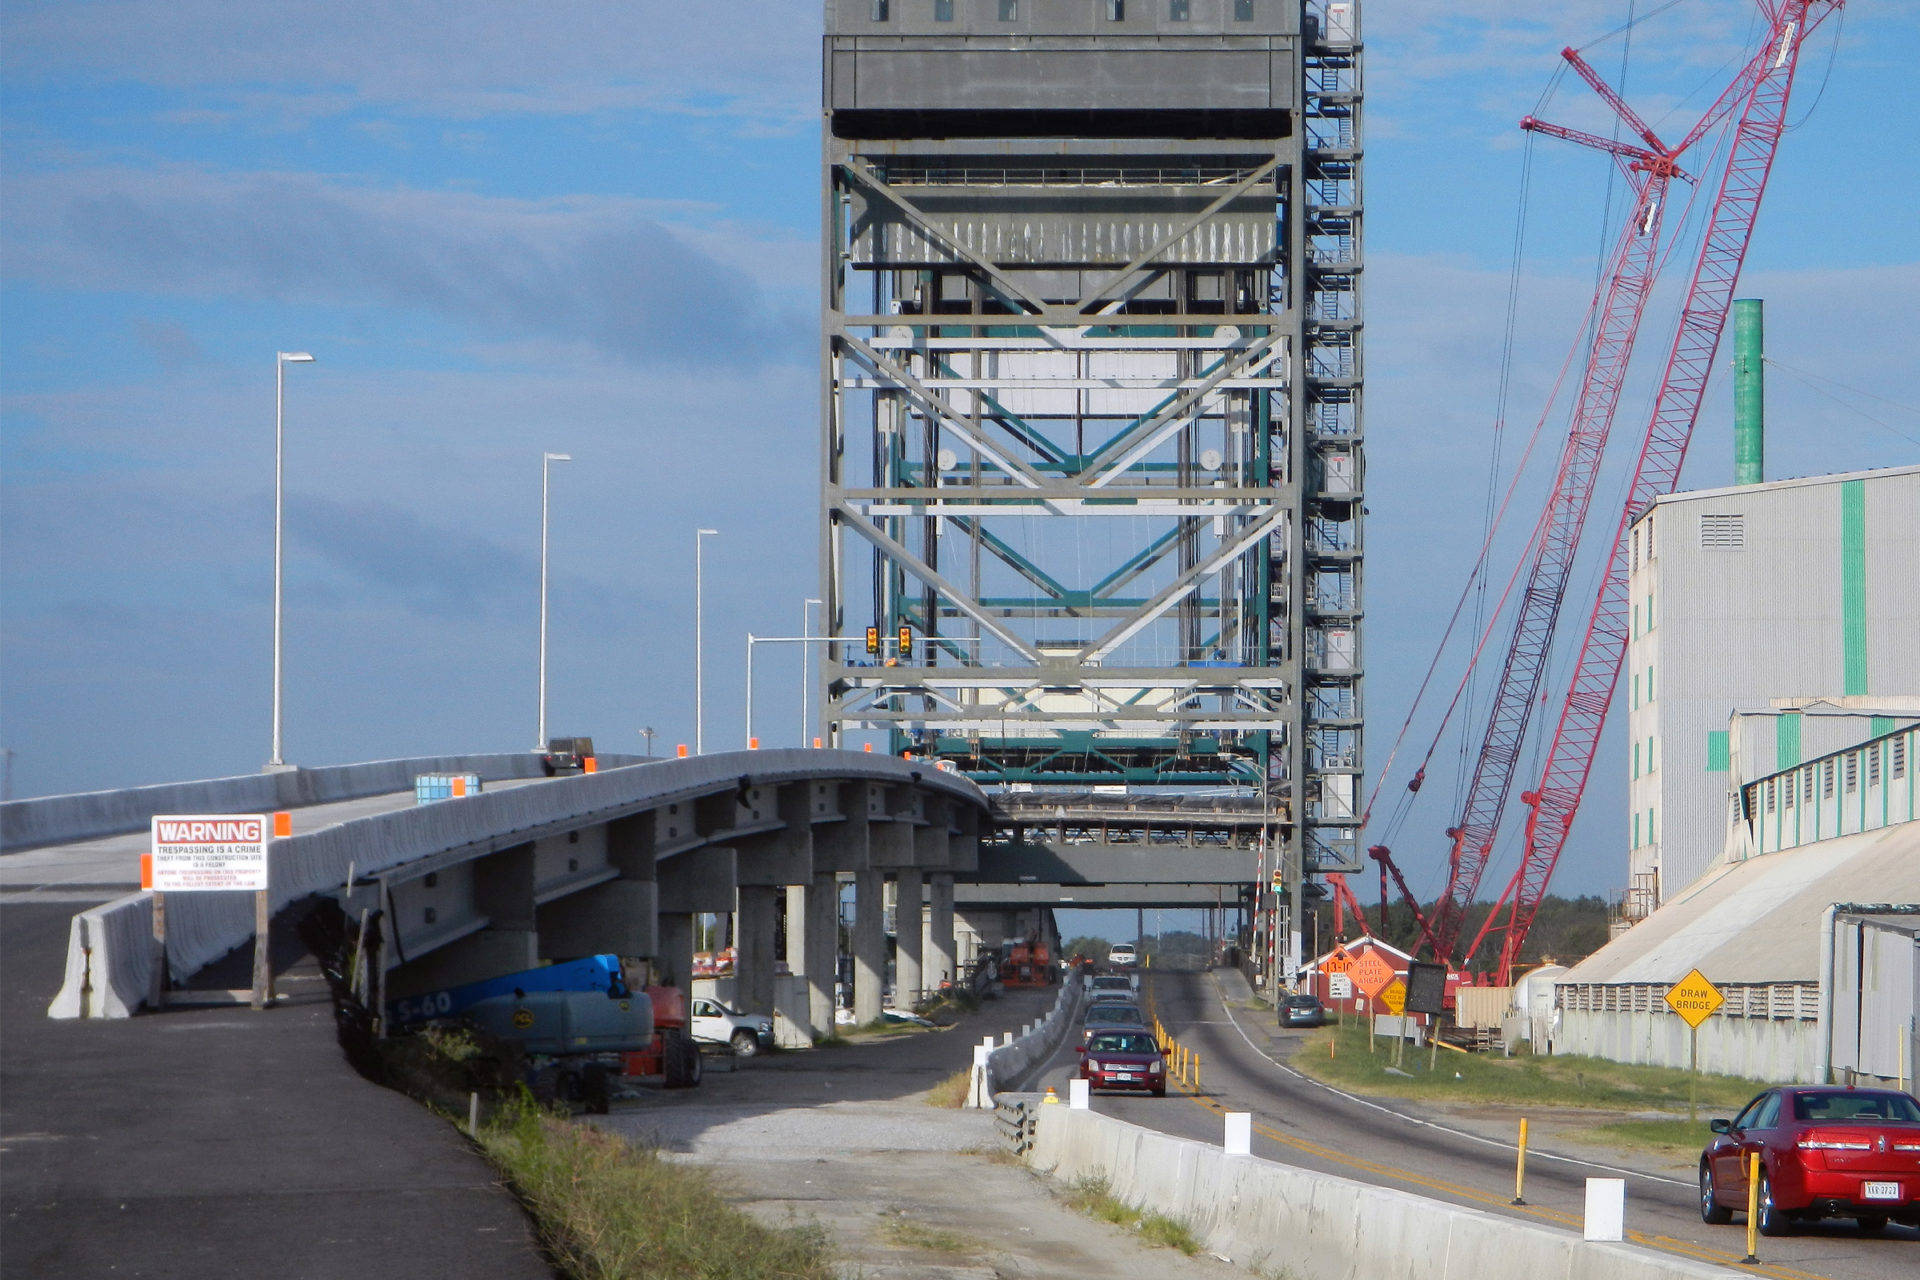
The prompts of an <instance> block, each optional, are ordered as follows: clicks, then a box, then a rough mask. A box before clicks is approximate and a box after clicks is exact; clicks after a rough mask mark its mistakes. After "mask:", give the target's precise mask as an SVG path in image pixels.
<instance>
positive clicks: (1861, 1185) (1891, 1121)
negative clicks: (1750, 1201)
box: [1700, 1087, 1920, 1236]
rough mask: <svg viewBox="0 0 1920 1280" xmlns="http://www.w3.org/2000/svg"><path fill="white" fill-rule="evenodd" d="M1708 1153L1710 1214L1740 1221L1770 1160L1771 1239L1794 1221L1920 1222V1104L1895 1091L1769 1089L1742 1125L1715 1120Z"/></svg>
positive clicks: (1704, 1199) (1766, 1214)
mask: <svg viewBox="0 0 1920 1280" xmlns="http://www.w3.org/2000/svg"><path fill="white" fill-rule="evenodd" d="M1710 1127H1711V1128H1712V1129H1713V1132H1714V1139H1713V1141H1712V1142H1710V1143H1708V1144H1707V1149H1706V1150H1705V1151H1703V1152H1701V1153H1700V1216H1701V1218H1703V1219H1704V1220H1706V1221H1707V1222H1710V1223H1716V1224H1718V1223H1725V1222H1731V1221H1733V1215H1734V1211H1735V1210H1740V1211H1743V1212H1744V1211H1745V1209H1746V1207H1747V1168H1748V1163H1749V1160H1750V1157H1751V1156H1752V1155H1753V1154H1754V1153H1755V1152H1758V1153H1759V1156H1760V1198H1759V1205H1760V1212H1759V1218H1760V1222H1759V1227H1760V1233H1761V1234H1762V1235H1768V1236H1777V1235H1781V1234H1783V1233H1784V1232H1785V1231H1786V1230H1787V1228H1788V1226H1789V1224H1791V1223H1792V1222H1794V1221H1796V1220H1799V1221H1812V1220H1815V1219H1819V1218H1852V1219H1853V1220H1854V1221H1855V1222H1857V1223H1858V1224H1859V1226H1860V1229H1861V1230H1862V1231H1879V1230H1880V1229H1881V1228H1883V1227H1885V1226H1886V1225H1887V1223H1888V1221H1889V1220H1892V1221H1895V1222H1903V1223H1907V1224H1909V1225H1911V1226H1920V1102H1916V1101H1915V1100H1914V1099H1913V1097H1912V1096H1911V1095H1909V1094H1905V1093H1898V1092H1895V1091H1894V1090H1892V1089H1851V1088H1831V1087H1801V1088H1781V1089H1769V1090H1767V1091H1766V1092H1765V1093H1763V1094H1761V1095H1760V1096H1759V1097H1757V1098H1755V1099H1754V1100H1753V1101H1752V1102H1749V1103H1748V1104H1747V1105H1746V1106H1745V1107H1744V1108H1742V1109H1741V1111H1740V1114H1739V1115H1737V1116H1735V1117H1734V1118H1733V1119H1732V1120H1715V1121H1713V1123H1712V1125H1711V1126H1710Z"/></svg>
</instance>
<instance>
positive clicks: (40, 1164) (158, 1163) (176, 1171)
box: [0, 794, 553, 1280]
mask: <svg viewBox="0 0 1920 1280" xmlns="http://www.w3.org/2000/svg"><path fill="white" fill-rule="evenodd" d="M412 803H413V797H412V795H411V794H407V795H404V796H384V797H371V798H369V799H366V800H354V801H346V802H343V803H340V804H334V805H320V806H315V807H313V808H310V809H307V810H302V811H299V813H298V815H297V816H296V818H295V824H296V829H306V830H311V829H313V827H314V826H315V825H325V824H328V823H332V822H341V821H345V820H347V819H348V818H353V817H361V816H364V815H365V814H367V813H374V812H380V811H382V810H383V809H391V808H397V807H402V806H403V805H410V804H412ZM146 842H147V837H146V835H145V834H144V833H141V834H136V835H134V836H131V837H127V836H112V837H106V838H104V839H102V840H95V841H85V842H81V843H79V844H76V845H68V846H55V847H50V848H46V849H34V850H28V851H25V852H22V853H9V854H4V855H0V885H4V886H5V890H6V891H5V892H4V893H0V1238H3V1239H4V1241H5V1245H4V1248H3V1249H0V1280H12V1277H15V1276H18V1277H20V1278H21V1280H27V1278H28V1277H32V1280H67V1278H69V1277H71V1278H72V1280H92V1278H93V1277H97V1276H108V1275H113V1276H139V1277H149V1278H152V1280H213V1278H216V1277H230V1276H231V1277H252V1276H274V1277H285V1278H286V1280H335V1278H337V1277H340V1276H352V1277H355V1278H356V1280H387V1278H388V1277H391V1278H392V1280H428V1278H437V1277H445V1278H446V1280H466V1278H467V1277H473V1276H487V1277H504V1278H507V1280H550V1277H551V1276H552V1274H553V1272H552V1269H551V1268H550V1267H549V1266H548V1264H547V1262H546V1260H545V1259H544V1258H543V1257H542V1255H541V1253H540V1250H539V1247H538V1245H537V1243H536V1242H535V1240H534V1239H533V1232H532V1230H531V1227H530V1224H529V1222H528V1220H527V1216H526V1214H525V1213H524V1212H523V1211H522V1210H521V1208H520V1206H519V1204H518V1202H517V1201H515V1200H514V1198H513V1196H512V1195H511V1194H510V1193H509V1192H508V1191H507V1190H506V1189H505V1188H504V1187H502V1186H501V1185H500V1183H499V1181H498V1180H497V1179H496V1178H495V1176H494V1174H493V1170H492V1168H491V1167H490V1166H489V1165H488V1164H487V1163H486V1162H485V1161H484V1160H482V1159H481V1158H480V1156H479V1155H478V1154H477V1153H476V1152H475V1151H474V1150H473V1149H472V1147H471V1146H470V1145H469V1144H468V1143H467V1142H466V1141H465V1140H464V1139H463V1138H462V1137H461V1136H460V1135H459V1133H458V1132H457V1131H456V1130H455V1129H454V1128H453V1127H452V1126H451V1125H449V1124H447V1123H446V1122H445V1121H444V1120H441V1119H439V1118H438V1117H436V1116H435V1115H433V1114H432V1113H431V1112H429V1111H428V1110H427V1109H426V1108H425V1107H422V1106H420V1105H419V1104H418V1103H416V1102H413V1101H412V1100H410V1099H408V1098H405V1097H403V1096H401V1095H400V1094H398V1093H395V1092H393V1091H392V1090H389V1089H384V1088H381V1087H379V1086H378V1085H374V1084H371V1083H369V1082H368V1081H366V1080H364V1079H362V1078H361V1077H360V1076H359V1075H357V1074H356V1073H355V1072H354V1070H353V1068H352V1067H350V1066H349V1065H348V1064H347V1061H346V1057H345V1055H343V1054H342V1053H341V1052H340V1049H339V1047H338V1044H337V1043H336V1040H335V1036H334V1024H333V1011H332V1005H331V1002H330V1001H329V999H328V997H327V994H326V987H325V985H324V982H323V981H322V979H321V977H320V974H319V973H318V972H317V970H316V969H315V967H314V966H313V964H312V962H311V960H310V959H309V958H306V957H304V956H302V955H301V954H300V952H301V948H300V946H299V943H298V941H297V940H296V939H294V938H293V937H292V934H291V930H288V929H286V928H283V927H282V925H281V922H276V927H275V930H274V934H275V938H274V951H275V956H276V969H278V970H279V971H280V977H279V982H280V989H281V991H282V993H283V994H284V996H285V997H286V998H285V999H284V1000H283V1001H282V1002H281V1003H280V1004H278V1005H276V1006H275V1007H274V1008H272V1009H270V1010H268V1011H266V1012H264V1013H253V1012H251V1011H250V1010H248V1009H246V1008H245V1007H237V1008H235V1007H227V1008H182V1009H169V1010H167V1011H166V1012H163V1013H159V1014H145V1015H142V1016H141V1017H138V1018H128V1019H115V1020H99V1019H81V1020H73V1021H62V1022H56V1021H54V1020H53V1019H51V1018H48V1017H47V1016H46V1015H47V1004H48V1002H49V1001H50V1000H51V999H52V998H53V994H54V992H55V991H56V990H57V989H58V988H59V986H60V980H61V974H62V972H63V969H64V965H65V961H66V951H67V935H68V930H69V927H70V924H71V920H72V916H73V913H74V912H75V911H78V910H81V909H82V908H83V907H84V906H85V905H87V904H90V903H97V902H104V901H107V900H110V899H112V898H116V897H119V896H121V895H122V894H125V893H128V892H131V891H132V890H133V889H135V888H137V887H138V880H139V854H140V853H141V852H142V850H143V848H144V846H145V844H146ZM222 985H225V984H222Z"/></svg>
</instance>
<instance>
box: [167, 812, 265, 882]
mask: <svg viewBox="0 0 1920 1280" xmlns="http://www.w3.org/2000/svg"><path fill="white" fill-rule="evenodd" d="M267 832H268V826H267V818H266V815H265V814H259V813H215V814H166V815H162V814H156V815H154V818H153V855H152V859H151V863H150V871H149V873H148V874H147V875H144V876H142V880H143V881H144V882H145V887H146V888H150V889H153V890H155V891H157V892H160V893H193V892H198V891H201V890H208V889H264V888H266V887H267Z"/></svg>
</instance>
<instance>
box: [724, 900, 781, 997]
mask: <svg viewBox="0 0 1920 1280" xmlns="http://www.w3.org/2000/svg"><path fill="white" fill-rule="evenodd" d="M779 892H780V891H779V890H778V889H776V888H772V887H770V886H763V885H744V884H743V885H741V886H740V890H739V893H740V905H739V910H738V913H737V914H736V915H735V917H734V920H735V932H734V942H733V972H734V975H735V979H736V981H735V984H734V999H735V1000H737V1001H739V1004H740V1009H741V1012H743V1013H766V1014H771V1013H772V1012H773V973H774V964H773V959H774V956H773V952H774V942H775V938H774V934H775V932H776V929H777V922H776V920H775V914H776V911H775V906H774V903H775V895H776V894H778V893H779Z"/></svg>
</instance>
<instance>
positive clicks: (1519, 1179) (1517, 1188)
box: [1513, 1116, 1527, 1204]
mask: <svg viewBox="0 0 1920 1280" xmlns="http://www.w3.org/2000/svg"><path fill="white" fill-rule="evenodd" d="M1526 1186H1527V1118H1526V1117H1525V1116H1521V1117H1520V1159H1519V1161H1518V1162H1517V1163H1515V1165H1514V1166H1513V1202H1514V1203H1515V1204H1525V1203H1526V1202H1527V1200H1526V1196H1525V1195H1524V1194H1523V1193H1524V1192H1525V1191H1526Z"/></svg>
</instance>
